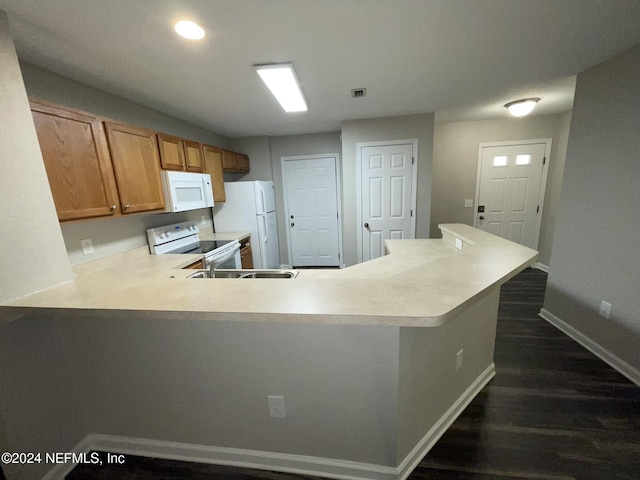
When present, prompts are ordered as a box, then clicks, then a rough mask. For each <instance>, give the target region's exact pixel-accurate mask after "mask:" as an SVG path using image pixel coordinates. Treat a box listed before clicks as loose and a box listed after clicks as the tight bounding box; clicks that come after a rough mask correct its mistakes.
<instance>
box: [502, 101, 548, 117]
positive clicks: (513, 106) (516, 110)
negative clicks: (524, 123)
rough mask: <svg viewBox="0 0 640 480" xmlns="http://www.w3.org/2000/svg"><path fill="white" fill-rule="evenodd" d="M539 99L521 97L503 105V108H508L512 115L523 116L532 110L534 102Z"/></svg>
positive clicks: (534, 105)
mask: <svg viewBox="0 0 640 480" xmlns="http://www.w3.org/2000/svg"><path fill="white" fill-rule="evenodd" d="M539 101H540V99H539V98H523V99H522V100H515V101H513V102H509V103H507V104H506V105H505V108H506V109H507V110H509V113H510V114H511V115H513V116H514V117H524V116H525V115H529V114H530V113H531V112H533V109H534V108H535V107H536V103H538V102H539Z"/></svg>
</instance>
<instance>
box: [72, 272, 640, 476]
mask: <svg viewBox="0 0 640 480" xmlns="http://www.w3.org/2000/svg"><path fill="white" fill-rule="evenodd" d="M545 283H546V274H545V273H543V272H541V271H538V270H526V271H524V272H522V273H521V274H519V275H518V276H517V277H515V278H514V279H513V280H511V281H509V282H508V283H507V284H506V285H504V287H503V288H502V293H501V297H500V313H499V316H498V333H497V338H496V354H495V363H496V370H497V375H496V377H495V378H494V379H493V380H492V381H491V383H490V384H489V385H488V386H487V387H485V388H484V389H483V390H482V392H481V393H480V394H479V395H478V396H477V397H476V399H475V400H474V401H473V402H472V403H471V404H470V405H469V406H468V407H467V409H466V410H465V411H464V412H463V414H462V415H461V416H460V417H459V418H458V420H457V421H456V422H455V423H454V424H453V425H452V426H451V428H450V429H449V430H448V431H447V433H446V434H445V435H444V436H443V437H442V438H441V439H440V441H439V442H438V443H437V444H436V445H435V447H434V448H433V449H432V450H431V451H430V452H429V454H428V455H427V456H426V457H425V458H424V459H423V460H422V462H421V463H420V465H419V466H418V467H417V468H416V469H415V470H414V472H413V473H412V474H411V476H410V477H409V479H408V480H454V479H456V480H467V479H474V480H489V479H496V480H515V479H544V480H569V479H577V480H590V479H593V480H614V479H629V480H630V479H634V480H638V479H640V388H639V387H637V386H635V385H634V384H632V383H631V382H629V381H628V380H627V379H625V378H624V377H623V376H621V375H620V374H619V373H617V372H616V371H615V370H613V369H612V368H611V367H609V366H608V365H606V364H605V363H604V362H602V361H601V360H600V359H598V358H597V357H595V356H594V355H593V354H591V353H590V352H588V351H587V350H585V349H584V348H582V347H581V346H580V345H578V344H577V343H575V342H574V341H573V340H571V339H570V338H569V337H567V336H565V335H564V334H563V333H561V332H560V331H558V330H557V329H556V328H554V327H553V326H551V325H549V324H548V323H547V322H545V321H544V320H542V319H541V318H539V317H538V312H539V310H540V308H541V306H542V302H543V297H544V290H545ZM103 479H118V480H150V479H154V480H182V479H185V480H186V479H189V480H222V479H225V480H257V479H270V480H311V479H313V480H321V479H317V478H316V477H305V476H301V475H292V474H282V473H274V472H262V471H256V470H248V469H242V468H232V467H222V466H216V465H204V464H194V463H188V462H176V461H169V460H157V459H156V460H154V459H147V458H141V457H132V456H129V457H127V461H126V463H125V465H124V466H121V467H115V466H112V467H110V468H106V467H102V468H99V469H96V468H94V467H89V466H79V467H76V469H74V470H73V472H71V473H70V474H69V475H68V476H67V480H103Z"/></svg>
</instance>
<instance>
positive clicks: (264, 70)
mask: <svg viewBox="0 0 640 480" xmlns="http://www.w3.org/2000/svg"><path fill="white" fill-rule="evenodd" d="M253 68H255V70H256V72H258V75H260V78H261V79H262V81H263V82H264V83H265V85H266V86H267V87H268V88H269V90H271V93H272V94H273V96H274V97H276V100H278V102H280V105H282V108H283V109H284V111H285V112H287V113H292V112H306V111H307V110H308V109H307V102H306V100H305V99H304V95H303V94H302V89H301V88H300V84H299V83H298V78H297V77H296V72H295V71H294V70H293V64H292V63H276V64H269V65H254V66H253Z"/></svg>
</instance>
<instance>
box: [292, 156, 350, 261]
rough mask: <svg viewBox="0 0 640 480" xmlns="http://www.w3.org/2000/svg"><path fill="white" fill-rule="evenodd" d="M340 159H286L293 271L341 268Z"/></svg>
mask: <svg viewBox="0 0 640 480" xmlns="http://www.w3.org/2000/svg"><path fill="white" fill-rule="evenodd" d="M336 163H337V157H317V158H310V157H301V158H290V159H283V176H284V190H285V197H286V199H285V200H286V203H287V209H286V210H287V228H288V231H289V244H290V246H291V262H292V266H293V267H333V266H335V267H337V266H339V265H340V247H339V244H340V242H339V226H338V185H337V176H336Z"/></svg>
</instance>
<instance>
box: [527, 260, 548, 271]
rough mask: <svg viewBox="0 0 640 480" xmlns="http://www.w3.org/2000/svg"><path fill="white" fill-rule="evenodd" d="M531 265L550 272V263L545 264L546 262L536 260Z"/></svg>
mask: <svg viewBox="0 0 640 480" xmlns="http://www.w3.org/2000/svg"><path fill="white" fill-rule="evenodd" d="M531 266H532V267H533V268H537V269H538V270H542V271H543V272H545V273H549V265H545V264H544V263H540V262H536V263H534V264H533V265H531Z"/></svg>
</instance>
